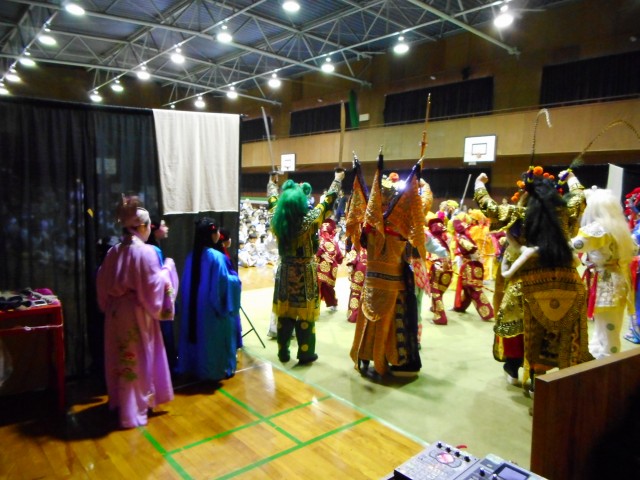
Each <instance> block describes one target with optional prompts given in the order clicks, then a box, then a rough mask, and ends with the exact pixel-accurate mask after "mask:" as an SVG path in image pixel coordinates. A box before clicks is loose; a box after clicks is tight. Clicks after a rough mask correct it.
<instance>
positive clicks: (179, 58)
mask: <svg viewBox="0 0 640 480" xmlns="http://www.w3.org/2000/svg"><path fill="white" fill-rule="evenodd" d="M181 52H182V50H180V49H179V48H176V51H175V53H173V54H171V61H172V62H173V63H177V64H181V63H184V55H182V53H181Z"/></svg>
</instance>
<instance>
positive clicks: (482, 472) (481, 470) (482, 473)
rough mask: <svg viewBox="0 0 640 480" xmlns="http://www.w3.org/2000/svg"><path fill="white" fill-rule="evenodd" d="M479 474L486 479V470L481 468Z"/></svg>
mask: <svg viewBox="0 0 640 480" xmlns="http://www.w3.org/2000/svg"><path fill="white" fill-rule="evenodd" d="M478 473H479V474H480V476H481V477H484V475H485V473H484V468H481V469H480V471H479V472H478Z"/></svg>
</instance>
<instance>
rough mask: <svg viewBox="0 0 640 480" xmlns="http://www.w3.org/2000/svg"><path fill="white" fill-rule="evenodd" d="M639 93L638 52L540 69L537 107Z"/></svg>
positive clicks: (617, 97) (588, 101)
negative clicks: (538, 102) (538, 105)
mask: <svg viewBox="0 0 640 480" xmlns="http://www.w3.org/2000/svg"><path fill="white" fill-rule="evenodd" d="M638 94H640V50H638V51H635V52H629V53H623V54H620V55H610V56H606V57H599V58H590V59H587V60H580V61H577V62H570V63H565V64H562V65H549V66H546V67H544V68H543V70H542V85H541V87H540V105H542V106H545V107H548V106H558V105H562V104H564V103H570V104H576V103H591V102H593V101H594V100H606V99H610V100H614V99H619V98H624V97H629V96H635V95H638Z"/></svg>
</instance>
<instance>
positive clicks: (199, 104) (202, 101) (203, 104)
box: [193, 96, 207, 108]
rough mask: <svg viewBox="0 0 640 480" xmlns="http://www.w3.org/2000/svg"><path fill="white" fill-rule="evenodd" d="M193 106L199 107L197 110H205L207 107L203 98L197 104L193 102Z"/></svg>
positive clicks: (199, 98) (197, 100)
mask: <svg viewBox="0 0 640 480" xmlns="http://www.w3.org/2000/svg"><path fill="white" fill-rule="evenodd" d="M193 104H194V105H195V106H196V107H197V108H204V107H206V106H207V104H206V103H204V100H203V99H202V96H199V97H198V98H197V99H196V101H195V102H193Z"/></svg>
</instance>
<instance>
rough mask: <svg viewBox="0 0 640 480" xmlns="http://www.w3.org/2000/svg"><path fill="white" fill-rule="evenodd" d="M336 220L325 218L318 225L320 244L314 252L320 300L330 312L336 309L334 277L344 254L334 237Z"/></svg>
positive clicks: (336, 275)
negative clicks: (316, 262) (319, 225)
mask: <svg viewBox="0 0 640 480" xmlns="http://www.w3.org/2000/svg"><path fill="white" fill-rule="evenodd" d="M335 235H336V222H335V221H334V220H333V219H331V218H327V219H326V220H325V221H324V223H323V224H322V226H321V227H320V245H319V247H318V251H317V253H316V257H317V259H318V260H317V261H318V284H319V286H320V300H324V302H325V304H326V305H327V307H328V308H329V310H330V311H331V312H335V311H336V310H337V309H338V299H337V298H336V290H335V287H336V278H337V277H338V266H339V265H341V264H342V260H343V259H344V256H343V255H342V251H341V250H340V246H339V245H338V242H337V241H336V238H335Z"/></svg>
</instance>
